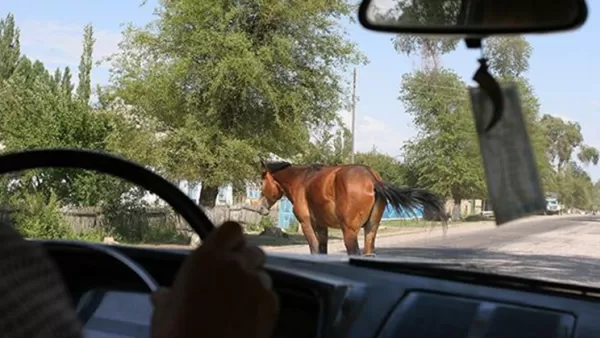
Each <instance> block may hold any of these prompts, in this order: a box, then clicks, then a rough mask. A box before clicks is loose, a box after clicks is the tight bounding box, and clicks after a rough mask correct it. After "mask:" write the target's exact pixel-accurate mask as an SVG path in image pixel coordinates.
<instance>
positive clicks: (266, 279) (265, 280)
mask: <svg viewBox="0 0 600 338" xmlns="http://www.w3.org/2000/svg"><path fill="white" fill-rule="evenodd" d="M258 278H259V279H260V283H261V284H262V286H263V287H264V288H265V289H267V290H271V289H272V288H273V280H272V279H271V276H269V274H268V273H267V272H266V271H264V270H260V271H259V272H258Z"/></svg>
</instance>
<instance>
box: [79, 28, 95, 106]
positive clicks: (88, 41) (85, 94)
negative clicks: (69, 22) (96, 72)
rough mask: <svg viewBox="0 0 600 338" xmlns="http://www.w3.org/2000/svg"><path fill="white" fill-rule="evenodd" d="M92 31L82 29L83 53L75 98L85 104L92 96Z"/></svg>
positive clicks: (90, 29)
mask: <svg viewBox="0 0 600 338" xmlns="http://www.w3.org/2000/svg"><path fill="white" fill-rule="evenodd" d="M94 42H95V39H94V29H93V28H92V25H87V26H85V28H84V29H83V53H82V54H81V61H80V62H79V83H78V85H77V98H78V99H79V100H81V101H82V102H85V103H86V104H87V103H88V102H89V101H90V96H91V94H92V54H93V52H94Z"/></svg>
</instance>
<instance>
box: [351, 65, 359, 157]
mask: <svg viewBox="0 0 600 338" xmlns="http://www.w3.org/2000/svg"><path fill="white" fill-rule="evenodd" d="M356 101H357V100H356V67H354V78H353V80H352V150H351V151H352V154H351V157H350V161H351V163H354V144H355V142H356V138H355V137H354V132H355V131H356V126H355V120H356Z"/></svg>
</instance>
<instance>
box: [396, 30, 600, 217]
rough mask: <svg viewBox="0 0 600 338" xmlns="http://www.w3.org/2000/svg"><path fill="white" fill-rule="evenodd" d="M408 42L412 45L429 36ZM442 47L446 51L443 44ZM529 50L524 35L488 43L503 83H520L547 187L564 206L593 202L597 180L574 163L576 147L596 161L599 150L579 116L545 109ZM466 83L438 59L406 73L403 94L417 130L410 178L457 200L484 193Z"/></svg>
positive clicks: (410, 149) (580, 155)
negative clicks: (531, 75) (567, 117)
mask: <svg viewBox="0 0 600 338" xmlns="http://www.w3.org/2000/svg"><path fill="white" fill-rule="evenodd" d="M411 43H412V44H413V45H411V46H413V47H414V46H420V45H423V44H425V43H427V42H426V41H416V40H414V41H412V42H411ZM413 47H411V48H413ZM400 52H404V53H406V52H407V50H400ZM440 52H444V50H443V49H441V50H440V49H439V48H438V50H437V53H438V54H439V53H440ZM531 53H532V48H531V45H530V44H529V42H528V41H527V40H526V39H525V38H523V37H496V38H490V39H487V40H486V43H485V54H486V56H487V58H488V60H489V66H490V71H491V72H492V73H493V74H494V75H495V76H496V77H497V78H498V79H499V81H500V82H510V83H513V84H515V85H516V86H517V87H518V89H519V93H520V96H521V103H522V110H523V115H524V117H525V122H526V124H527V129H528V131H529V135H530V140H531V143H532V146H533V149H534V152H535V154H536V162H537V165H538V169H539V172H540V176H541V180H542V184H543V187H544V190H546V191H548V192H558V194H559V198H560V200H561V203H564V204H565V205H566V206H567V207H579V208H589V207H591V206H592V205H593V204H594V203H596V202H595V196H596V195H595V193H594V187H593V185H592V181H591V179H590V177H589V175H588V174H587V173H586V172H585V170H583V169H582V168H581V167H580V166H579V165H578V164H577V163H575V162H574V160H575V159H574V157H575V156H574V154H577V156H576V158H577V159H578V160H579V161H580V162H581V163H582V164H584V165H589V164H593V165H596V164H597V163H598V159H599V157H600V153H599V151H598V149H596V148H593V147H590V146H588V145H586V144H585V143H584V140H583V136H582V134H581V127H580V126H579V124H578V123H576V122H567V121H564V120H563V119H561V118H558V117H554V116H551V115H544V116H540V113H539V110H540V104H539V101H538V99H537V97H536V95H535V92H534V90H533V88H532V86H531V85H530V84H529V82H528V80H527V78H525V77H524V74H525V73H526V71H527V70H528V68H529V57H530V56H531ZM422 54H424V55H423V58H424V59H425V60H427V59H428V58H429V56H430V55H428V54H427V53H426V51H422ZM428 66H430V65H428ZM465 89H466V85H465V84H464V83H463V82H462V81H461V80H460V78H459V77H458V75H457V74H456V73H454V72H453V71H452V70H449V69H445V68H443V67H441V66H440V65H439V64H435V65H434V67H425V68H424V69H422V70H417V71H415V72H414V73H412V74H405V75H404V77H403V81H402V88H401V91H400V99H401V100H402V101H403V102H404V105H405V107H406V111H407V113H409V114H410V115H411V116H412V117H413V123H414V124H415V126H416V127H417V129H418V134H417V137H415V138H414V139H413V140H411V141H410V142H408V143H407V144H406V145H405V147H404V150H405V154H404V155H405V156H404V157H405V160H406V163H405V168H407V169H408V168H410V170H407V171H406V172H405V178H406V180H407V182H410V183H411V185H419V186H422V187H426V188H430V189H432V190H433V191H435V192H437V193H439V194H442V195H445V196H448V197H451V198H453V199H454V200H456V201H460V200H461V199H463V198H485V197H486V187H485V184H484V176H483V170H482V165H481V158H480V154H479V147H478V145H477V141H476V139H475V130H474V128H473V125H472V123H473V122H472V120H473V119H472V115H471V111H470V110H471V109H470V108H471V107H470V105H469V104H468V103H467V102H468V100H467V96H466V90H465Z"/></svg>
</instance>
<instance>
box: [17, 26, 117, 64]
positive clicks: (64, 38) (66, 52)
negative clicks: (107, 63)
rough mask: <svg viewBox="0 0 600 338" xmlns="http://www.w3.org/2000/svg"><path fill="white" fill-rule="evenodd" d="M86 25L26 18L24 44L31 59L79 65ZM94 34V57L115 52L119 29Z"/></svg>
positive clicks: (22, 36)
mask: <svg viewBox="0 0 600 338" xmlns="http://www.w3.org/2000/svg"><path fill="white" fill-rule="evenodd" d="M83 27H84V26H80V25H75V24H66V23H61V22H57V21H34V20H28V21H24V22H22V23H20V24H19V28H20V30H21V45H22V48H24V49H25V50H27V51H28V52H27V53H26V54H28V55H30V56H31V57H32V58H36V59H40V60H42V61H44V62H51V63H57V64H63V65H69V66H70V65H73V64H75V65H77V64H78V63H79V58H80V57H81V52H82V48H83ZM94 37H95V39H96V43H95V44H94V55H93V56H94V60H100V59H101V58H103V57H105V56H108V55H110V54H112V53H114V52H116V51H117V46H118V43H119V41H120V40H121V34H120V33H119V32H117V31H109V30H95V31H94Z"/></svg>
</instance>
